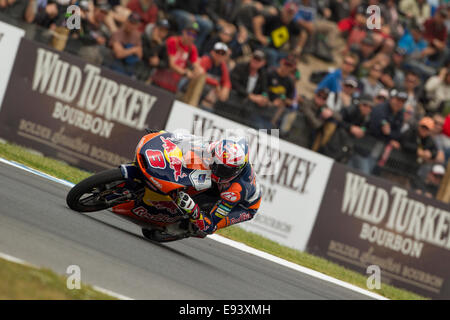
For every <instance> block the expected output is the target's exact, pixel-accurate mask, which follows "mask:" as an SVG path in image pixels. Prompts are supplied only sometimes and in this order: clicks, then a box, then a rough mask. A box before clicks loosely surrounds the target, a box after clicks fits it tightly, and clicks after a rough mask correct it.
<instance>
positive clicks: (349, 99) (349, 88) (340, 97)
mask: <svg viewBox="0 0 450 320" xmlns="http://www.w3.org/2000/svg"><path fill="white" fill-rule="evenodd" d="M358 87H359V83H358V80H357V79H356V78H355V77H354V76H349V77H347V78H346V79H345V80H344V82H343V85H342V91H341V92H340V93H337V94H336V93H334V92H330V94H329V95H328V100H327V105H328V107H329V108H330V109H331V110H333V111H334V112H339V111H340V110H342V109H345V108H348V107H350V106H351V105H353V102H354V101H353V100H354V98H355V97H356V95H357V94H358Z"/></svg>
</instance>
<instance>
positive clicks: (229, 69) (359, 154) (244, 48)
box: [0, 0, 450, 196]
mask: <svg viewBox="0 0 450 320" xmlns="http://www.w3.org/2000/svg"><path fill="white" fill-rule="evenodd" d="M73 4H74V5H76V6H77V7H78V8H79V9H80V10H79V11H77V12H73V13H77V14H80V15H81V26H80V28H78V29H72V30H69V29H68V28H67V20H68V17H70V14H69V15H68V14H67V8H68V6H69V5H73ZM370 6H376V7H375V8H377V10H368V8H369V7H370ZM0 15H8V16H11V17H14V18H17V19H22V20H24V21H26V22H27V23H32V24H35V25H39V26H40V27H43V28H45V29H47V30H50V31H51V34H52V35H53V36H55V35H58V34H61V33H67V41H66V42H65V45H64V47H65V50H66V51H70V52H73V53H75V54H77V55H79V56H80V57H82V58H84V59H86V60H88V61H91V62H94V63H98V64H102V65H104V66H106V67H108V68H111V69H114V70H115V71H117V72H120V73H123V74H125V75H127V76H130V77H133V78H135V79H137V80H139V81H144V82H146V83H148V84H153V85H156V86H159V87H161V88H164V89H165V90H168V91H171V92H173V93H174V94H177V95H179V96H181V95H182V94H183V93H185V92H186V91H188V90H189V88H188V87H189V86H190V85H191V84H192V83H194V84H195V83H199V84H201V87H200V89H201V90H200V94H199V96H198V101H197V104H198V106H199V107H201V108H203V109H205V110H208V111H211V112H215V113H217V114H220V115H223V116H225V117H228V118H231V119H233V120H236V121H239V122H241V123H244V124H246V125H248V126H251V127H254V128H257V129H270V128H278V129H280V132H281V136H282V137H283V138H285V139H287V140H289V141H291V142H293V143H296V144H298V145H301V146H303V147H307V148H311V149H312V150H314V151H317V152H320V153H323V154H325V155H328V156H331V157H333V158H335V159H336V160H337V161H340V162H343V163H347V164H348V165H350V166H352V167H354V168H356V169H359V170H362V171H363V172H365V173H367V174H379V173H380V171H381V170H382V169H386V168H388V167H389V164H391V165H392V161H391V160H392V159H395V157H397V158H398V159H400V160H402V161H403V162H401V161H400V160H399V161H400V162H399V163H403V164H404V163H406V164H408V166H403V165H402V164H398V167H397V168H396V169H398V171H401V170H403V171H405V172H406V173H409V176H408V177H409V179H408V183H409V185H410V186H412V187H414V188H416V189H417V190H421V192H423V193H425V194H427V195H431V196H435V195H436V192H437V191H436V190H437V187H436V186H437V185H439V183H440V179H441V178H442V175H443V174H444V172H445V170H446V169H445V168H446V165H447V163H448V159H449V158H450V41H449V39H450V38H449V34H450V3H449V1H448V0H441V1H439V0H400V1H394V0H384V1H383V0H348V1H347V0H166V1H163V0H89V1H75V0H0ZM374 25H375V26H374ZM310 55H313V56H315V57H316V58H319V59H321V60H323V61H325V62H329V63H332V66H335V67H334V68H333V67H331V68H330V69H328V70H315V72H313V74H312V75H311V78H310V80H311V82H314V83H316V84H317V86H316V89H315V91H314V93H313V95H312V98H310V99H309V98H306V96H305V95H304V94H303V92H302V90H303V89H302V87H301V86H300V85H299V83H300V82H299V81H300V72H299V66H301V65H302V64H303V65H305V64H306V65H307V64H308V61H309V60H308V56H310ZM336 66H337V67H336ZM310 67H311V66H310ZM312 67H313V69H314V66H312ZM201 79H202V80H201ZM390 159H391V160H390ZM391 167H392V166H391ZM394 167H395V165H394ZM411 173H413V174H412V175H411Z"/></svg>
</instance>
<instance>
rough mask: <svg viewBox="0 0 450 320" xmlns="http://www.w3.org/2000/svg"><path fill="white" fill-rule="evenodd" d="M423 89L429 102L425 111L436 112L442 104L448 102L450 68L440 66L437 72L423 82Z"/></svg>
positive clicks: (449, 99)
mask: <svg viewBox="0 0 450 320" xmlns="http://www.w3.org/2000/svg"><path fill="white" fill-rule="evenodd" d="M425 90H426V93H427V97H428V98H429V102H428V104H427V105H426V109H427V111H431V112H436V111H439V109H440V108H442V109H444V108H443V107H444V105H445V104H446V103H447V104H450V70H449V68H446V67H444V68H441V70H440V71H439V74H438V75H436V76H433V77H431V78H429V79H428V80H427V82H426V83H425Z"/></svg>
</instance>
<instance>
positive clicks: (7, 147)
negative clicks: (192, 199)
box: [0, 143, 425, 300]
mask: <svg viewBox="0 0 450 320" xmlns="http://www.w3.org/2000/svg"><path fill="white" fill-rule="evenodd" d="M0 157H3V158H5V159H8V160H14V161H17V162H20V163H23V164H25V165H27V166H29V167H32V168H34V169H37V170H40V171H43V172H45V173H48V174H50V175H53V176H54V177H57V178H61V179H65V180H68V181H71V182H73V183H78V182H79V181H81V180H83V179H84V178H86V177H88V176H89V175H90V173H88V172H86V171H82V170H79V169H77V168H74V167H71V166H69V165H67V164H64V163H62V162H60V161H57V160H54V159H50V158H46V157H42V156H39V155H36V154H32V153H30V152H29V151H27V150H26V149H24V148H22V147H19V146H17V145H12V144H9V143H0ZM217 233H218V234H220V235H221V236H224V237H227V238H229V239H232V240H235V241H239V242H242V243H245V244H246V245H248V246H250V247H253V248H256V249H258V250H261V251H265V252H267V253H270V254H273V255H275V256H278V257H280V258H282V259H285V260H288V261H291V262H293V263H296V264H299V265H302V266H304V267H307V268H310V269H313V270H316V271H319V272H321V273H324V274H326V275H329V276H332V277H334V278H336V279H339V280H342V281H346V282H348V283H351V284H354V285H356V286H359V287H361V288H363V289H367V287H366V281H367V277H366V276H365V275H362V274H360V273H357V272H355V271H352V270H350V269H347V268H344V267H342V266H340V265H338V264H336V263H333V262H330V261H328V260H326V259H323V258H320V257H317V256H314V255H311V254H309V253H305V252H301V251H298V250H294V249H292V248H288V247H285V246H282V245H280V244H278V243H276V242H274V241H271V240H268V239H266V238H264V237H262V236H259V235H257V234H254V233H251V232H247V231H244V230H242V229H241V228H239V227H236V226H231V227H228V228H226V229H222V230H219V231H218V232H217ZM0 279H1V278H0ZM371 291H372V292H375V293H377V294H380V295H382V296H385V297H386V298H389V299H395V300H417V299H425V298H424V297H422V296H420V295H417V294H415V293H412V292H409V291H406V290H403V289H398V288H395V287H393V286H391V285H388V284H384V283H383V284H382V285H381V289H379V290H371ZM0 297H1V292H0Z"/></svg>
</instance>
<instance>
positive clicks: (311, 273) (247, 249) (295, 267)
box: [0, 158, 389, 300]
mask: <svg viewBox="0 0 450 320" xmlns="http://www.w3.org/2000/svg"><path fill="white" fill-rule="evenodd" d="M0 162H3V163H5V164H8V165H11V166H13V167H16V168H19V169H22V170H25V171H27V172H30V173H33V174H35V175H38V176H41V177H43V178H46V179H48V180H51V181H54V182H57V183H60V184H63V185H66V186H68V187H73V186H74V184H73V183H71V182H69V181H66V180H62V179H58V178H55V177H53V176H51V175H48V174H46V173H43V172H41V171H38V170H35V169H32V168H29V167H27V166H25V165H23V164H20V163H17V162H12V161H9V160H6V159H3V158H0ZM208 239H211V240H214V241H217V242H220V243H223V244H225V245H228V246H231V247H233V248H236V249H238V250H241V251H244V252H247V253H250V254H252V255H255V256H258V257H260V258H263V259H266V260H269V261H271V262H274V263H277V264H280V265H282V266H285V267H287V268H290V269H293V270H296V271H298V272H301V273H304V274H307V275H309V276H311V277H314V278H317V279H321V280H324V281H327V282H330V283H333V284H336V285H338V286H341V287H344V288H346V289H349V290H352V291H355V292H358V293H360V294H363V295H366V296H368V297H370V298H373V299H377V300H389V299H387V298H386V297H383V296H381V295H379V294H376V293H373V292H371V291H369V290H365V289H362V288H360V287H358V286H355V285H353V284H350V283H348V282H345V281H342V280H338V279H336V278H333V277H330V276H328V275H326V274H323V273H321V272H318V271H315V270H312V269H309V268H306V267H302V266H300V265H298V264H295V263H293V262H290V261H287V260H284V259H281V258H279V257H276V256H274V255H271V254H269V253H266V252H263V251H260V250H257V249H255V248H252V247H249V246H247V245H245V244H243V243H241V242H237V241H233V240H230V239H227V238H225V237H222V236H220V235H218V234H212V235H209V236H208ZM0 257H2V254H1V253H0ZM9 257H11V256H9ZM11 258H13V259H16V260H19V261H23V260H21V259H18V258H15V257H11ZM7 260H8V259H7ZM24 263H25V264H26V262H24ZM95 288H98V289H99V290H98V291H103V292H104V293H107V292H109V293H107V294H109V295H111V296H113V297H116V298H118V299H122V300H132V299H131V298H128V297H126V296H123V295H121V294H118V293H115V292H112V291H109V290H107V289H103V288H100V287H95Z"/></svg>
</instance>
